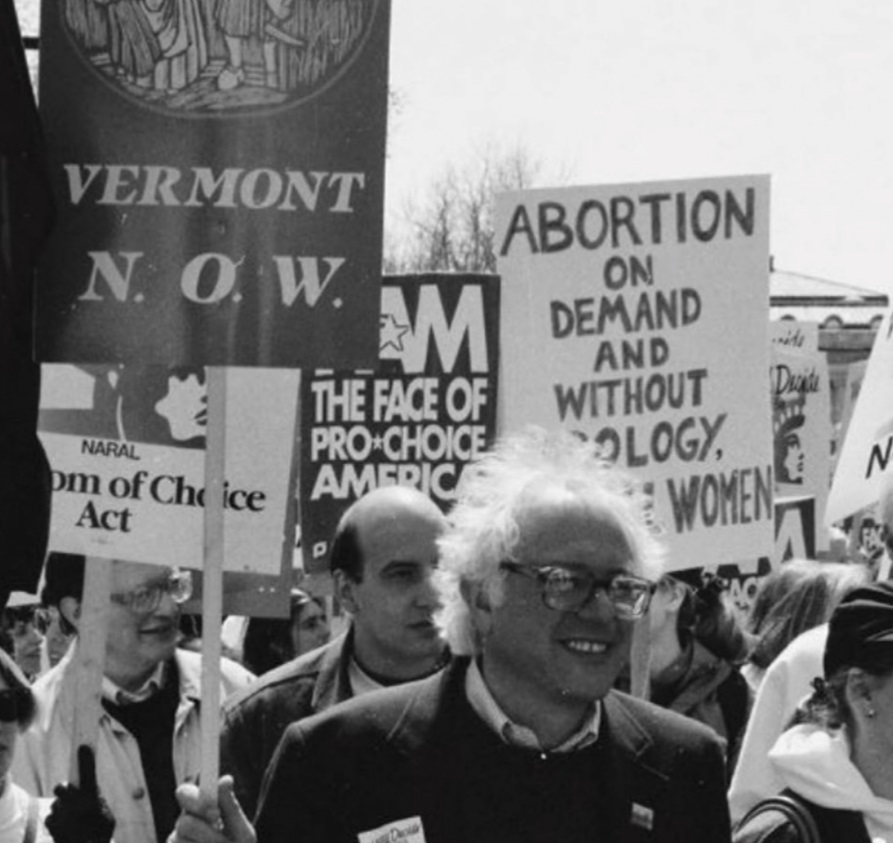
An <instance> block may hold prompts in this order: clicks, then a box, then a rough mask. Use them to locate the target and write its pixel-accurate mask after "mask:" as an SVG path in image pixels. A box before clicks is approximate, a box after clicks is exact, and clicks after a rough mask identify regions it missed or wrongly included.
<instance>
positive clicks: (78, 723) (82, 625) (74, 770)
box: [68, 556, 112, 785]
mask: <svg viewBox="0 0 893 843" xmlns="http://www.w3.org/2000/svg"><path fill="white" fill-rule="evenodd" d="M111 580H112V563H111V560H109V559H100V558H99V557H95V556H88V557H87V559H86V563H85V565H84V591H83V594H82V596H81V613H80V617H79V619H78V640H77V645H76V646H75V651H74V654H73V656H72V658H73V660H74V664H73V665H72V667H73V668H74V671H75V674H74V676H75V680H76V686H75V695H76V697H75V699H76V705H75V707H74V731H73V735H72V746H71V759H70V761H69V771H68V780H69V781H70V782H71V783H72V784H75V785H77V784H80V772H79V770H78V747H79V746H84V745H86V746H89V747H90V748H91V749H92V750H93V751H94V754H95V752H96V740H97V738H98V736H99V718H100V716H101V715H102V675H103V670H104V668H105V640H106V630H107V629H108V609H109V595H110V593H111Z"/></svg>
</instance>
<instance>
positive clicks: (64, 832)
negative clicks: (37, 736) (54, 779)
mask: <svg viewBox="0 0 893 843" xmlns="http://www.w3.org/2000/svg"><path fill="white" fill-rule="evenodd" d="M36 715H37V701H36V700H35V698H34V692H33V691H32V690H31V686H30V684H29V682H28V679H27V678H26V677H25V675H24V673H23V672H22V670H21V668H20V667H19V666H18V665H17V664H16V663H15V662H14V661H13V659H12V658H11V657H10V655H9V654H8V653H6V652H5V651H3V650H0V843H50V841H53V840H55V841H56V843H108V841H109V840H110V838H111V836H112V831H113V830H114V825H115V823H114V818H113V817H112V816H111V814H110V813H109V811H108V808H107V806H106V805H105V802H104V801H103V800H102V799H101V797H100V795H99V793H98V791H97V790H96V773H95V764H94V763H93V755H92V753H91V752H90V750H89V749H86V753H83V752H82V756H81V758H80V759H79V760H80V774H81V775H80V785H79V787H74V786H72V785H68V784H66V785H62V786H60V788H59V790H58V793H57V795H56V799H55V800H51V799H48V798H47V799H38V798H36V797H34V796H31V795H29V794H28V793H27V791H25V789H24V788H22V787H20V786H19V785H18V784H16V782H15V780H14V779H13V776H12V773H11V767H12V761H13V758H14V757H15V754H16V748H17V744H18V740H19V735H20V734H21V733H22V732H23V731H24V730H25V729H27V728H28V727H29V726H30V725H31V722H32V721H33V720H34V717H35V716H36Z"/></svg>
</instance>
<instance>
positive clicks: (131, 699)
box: [102, 662, 167, 705]
mask: <svg viewBox="0 0 893 843" xmlns="http://www.w3.org/2000/svg"><path fill="white" fill-rule="evenodd" d="M166 667H167V663H166V662H160V663H159V664H158V665H157V666H156V668H155V670H154V671H153V672H152V675H151V676H150V677H149V678H148V679H147V680H146V681H145V682H144V683H143V684H142V685H141V686H140V687H139V688H137V689H136V690H135V691H125V690H124V689H123V688H122V687H121V686H120V685H117V684H115V683H114V682H112V680H111V679H109V678H108V677H107V676H103V677H102V696H103V697H104V698H105V699H107V700H108V701H109V702H113V703H116V704H117V705H129V704H131V703H137V702H144V701H145V700H147V699H149V697H151V696H154V695H155V694H156V693H157V692H158V691H159V690H160V689H161V688H163V687H164V680H165V676H166V672H165V669H166Z"/></svg>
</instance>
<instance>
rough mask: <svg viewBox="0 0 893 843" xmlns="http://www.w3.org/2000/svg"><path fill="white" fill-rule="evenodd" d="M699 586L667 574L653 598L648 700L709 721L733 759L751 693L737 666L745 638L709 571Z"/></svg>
mask: <svg viewBox="0 0 893 843" xmlns="http://www.w3.org/2000/svg"><path fill="white" fill-rule="evenodd" d="M696 581H697V585H690V584H688V583H687V582H685V581H684V580H683V579H682V578H681V575H680V576H670V575H665V576H663V577H661V579H660V581H659V582H658V586H657V591H656V593H655V595H654V599H653V600H652V601H651V611H650V612H649V615H650V618H649V621H650V625H651V626H650V644H651V661H650V680H651V700H652V702H654V703H657V704H658V705H660V706H663V707H664V708H669V709H671V710H672V711H678V712H679V713H680V714H684V715H686V716H687V717H691V718H694V719H695V720H698V721H700V722H701V723H704V724H706V725H707V726H710V727H711V728H712V729H713V730H714V731H715V732H716V733H717V734H718V735H719V736H720V737H721V738H722V739H723V740H724V741H725V743H726V747H727V757H728V758H729V759H734V757H735V755H736V753H737V748H738V745H739V742H740V739H741V735H742V734H743V732H744V727H745V725H746V723H747V713H748V710H749V708H750V694H749V692H748V688H747V683H746V682H745V680H744V678H743V677H742V676H741V674H740V672H739V670H738V665H739V664H740V663H741V662H742V661H743V660H744V658H745V656H746V654H747V644H748V641H747V637H746V636H745V634H744V631H743V630H742V629H741V627H740V626H739V624H738V621H737V619H736V618H735V615H734V613H733V612H732V610H731V609H730V608H728V607H727V606H726V604H725V602H724V601H723V590H724V585H723V583H722V581H721V580H720V579H719V578H718V577H715V576H711V575H710V574H704V575H703V576H701V575H697V577H696Z"/></svg>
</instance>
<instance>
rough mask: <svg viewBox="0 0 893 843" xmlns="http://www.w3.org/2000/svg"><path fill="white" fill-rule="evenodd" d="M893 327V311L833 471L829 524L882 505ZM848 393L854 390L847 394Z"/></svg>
mask: <svg viewBox="0 0 893 843" xmlns="http://www.w3.org/2000/svg"><path fill="white" fill-rule="evenodd" d="M891 334H893V323H891V318H890V312H888V313H887V315H886V316H885V317H884V321H883V324H882V325H881V327H880V330H879V331H878V332H877V336H876V337H875V339H874V346H873V347H872V350H871V356H870V357H869V358H868V365H867V367H866V369H865V376H864V379H863V380H862V382H861V385H859V384H858V382H856V383H854V387H855V389H856V390H858V398H857V399H856V403H855V406H854V408H853V411H852V416H851V417H850V419H849V423H848V424H847V427H846V435H845V438H844V440H843V446H842V447H841V449H840V456H839V458H838V460H837V466H836V468H835V470H834V480H833V481H832V483H831V492H830V494H829V496H828V506H827V509H826V511H825V523H826V524H835V523H837V522H839V521H841V520H843V519H844V518H846V517H847V516H850V515H853V514H854V513H856V512H858V511H859V510H861V509H865V508H866V507H869V506H871V505H872V504H874V503H875V501H877V499H878V496H879V495H880V490H881V478H882V477H883V475H884V473H885V472H886V471H889V470H890V468H888V466H889V465H890V460H891V457H893V401H891V399H890V394H891V390H893V336H891ZM847 391H848V392H849V386H848V390H847Z"/></svg>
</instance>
